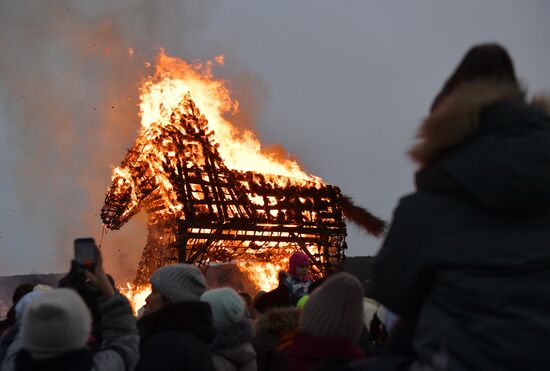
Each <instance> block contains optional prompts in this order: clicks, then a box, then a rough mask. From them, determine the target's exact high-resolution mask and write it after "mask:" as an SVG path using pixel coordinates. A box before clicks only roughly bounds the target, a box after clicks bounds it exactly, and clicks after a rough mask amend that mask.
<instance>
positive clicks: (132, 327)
mask: <svg viewBox="0 0 550 371" xmlns="http://www.w3.org/2000/svg"><path fill="white" fill-rule="evenodd" d="M98 309H99V311H100V313H101V326H100V327H101V329H102V331H101V334H102V336H103V342H102V344H101V347H100V349H99V350H98V351H97V352H95V353H93V352H92V351H91V350H90V349H89V348H83V349H80V350H77V351H75V352H70V353H65V354H60V355H55V354H52V355H51V357H50V358H47V359H44V360H34V359H33V358H32V357H31V356H30V355H29V353H27V352H26V351H25V350H21V338H20V337H19V336H17V337H16V339H15V340H14V342H13V343H12V344H11V345H10V347H9V349H8V355H7V356H6V359H5V360H4V362H3V363H2V367H1V369H2V371H13V370H17V371H20V370H60V371H62V370H79V371H81V370H82V371H85V370H91V371H127V370H132V369H133V368H134V366H135V364H136V363H137V359H138V343H139V337H138V334H137V330H136V322H135V318H134V316H133V313H132V308H131V307H130V303H129V302H128V299H126V298H125V297H124V296H122V295H120V294H116V295H114V296H112V297H110V298H107V299H100V300H99V301H98ZM62 330H63V329H60V331H62ZM52 336H55V334H52Z"/></svg>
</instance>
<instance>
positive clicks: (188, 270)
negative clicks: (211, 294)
mask: <svg viewBox="0 0 550 371" xmlns="http://www.w3.org/2000/svg"><path fill="white" fill-rule="evenodd" d="M151 285H152V286H153V288H154V289H155V290H156V291H158V292H159V293H160V294H161V295H162V296H164V297H165V298H166V299H168V300H169V301H170V302H171V303H179V302H184V301H198V300H199V299H200V297H201V295H202V293H203V292H204V291H205V290H206V279H205V278H204V276H203V274H202V273H201V271H200V270H199V269H198V268H197V267H195V266H192V265H190V264H172V265H167V266H164V267H162V268H159V269H157V270H156V271H155V272H154V273H153V274H152V275H151Z"/></svg>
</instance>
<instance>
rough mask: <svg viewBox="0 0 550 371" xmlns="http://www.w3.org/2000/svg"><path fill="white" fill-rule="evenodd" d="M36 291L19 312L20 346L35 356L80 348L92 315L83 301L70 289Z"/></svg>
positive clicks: (89, 328)
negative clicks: (34, 296)
mask: <svg viewBox="0 0 550 371" xmlns="http://www.w3.org/2000/svg"><path fill="white" fill-rule="evenodd" d="M39 293H40V295H39V296H37V297H36V298H34V299H33V300H32V301H31V302H29V303H28V304H27V305H26V308H25V310H24V312H23V318H22V324H21V345H22V348H23V349H25V350H27V351H28V352H30V353H31V355H32V356H33V357H34V358H37V359H43V358H50V357H54V356H57V355H60V354H63V353H66V352H70V351H72V350H77V349H80V348H83V347H84V346H85V345H86V341H87V340H88V337H89V334H90V331H91V327H92V317H91V315H90V311H89V310H88V307H86V304H85V303H84V301H83V300H82V299H81V298H80V296H78V294H77V293H76V292H74V291H73V290H71V289H63V288H60V289H54V290H49V291H41V292H39Z"/></svg>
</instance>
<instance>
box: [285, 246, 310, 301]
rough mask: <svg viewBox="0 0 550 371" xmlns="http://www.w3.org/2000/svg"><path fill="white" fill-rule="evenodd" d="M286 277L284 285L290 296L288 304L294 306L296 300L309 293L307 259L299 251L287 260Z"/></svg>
mask: <svg viewBox="0 0 550 371" xmlns="http://www.w3.org/2000/svg"><path fill="white" fill-rule="evenodd" d="M288 265H289V267H288V277H287V279H286V281H285V284H286V286H287V288H288V291H289V294H290V302H291V304H292V305H294V306H296V304H297V303H298V300H300V298H301V297H302V296H304V295H307V294H308V293H309V286H310V285H311V279H310V278H309V257H308V256H307V255H306V254H304V253H303V252H301V251H295V252H294V253H293V254H292V255H291V256H290V259H289V264H288Z"/></svg>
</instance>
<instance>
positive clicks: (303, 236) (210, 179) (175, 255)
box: [101, 95, 385, 284]
mask: <svg viewBox="0 0 550 371" xmlns="http://www.w3.org/2000/svg"><path fill="white" fill-rule="evenodd" d="M217 146H218V144H216V142H215V141H214V139H213V135H212V132H209V129H208V122H207V120H206V119H205V117H204V116H202V115H201V114H200V112H199V110H198V109H197V107H196V106H195V104H194V103H193V101H192V100H191V98H190V96H189V95H187V96H186V97H185V98H184V99H183V100H182V101H181V102H180V104H179V105H178V107H177V108H176V109H174V110H173V111H172V112H171V114H170V116H169V119H168V120H167V122H165V123H163V124H162V125H161V124H152V125H151V126H150V127H149V128H148V129H146V130H143V131H142V132H141V134H140V136H139V137H138V139H137V141H136V143H135V145H134V147H133V148H132V149H130V150H129V151H128V153H127V155H126V157H125V158H124V160H123V161H122V164H121V166H120V167H118V168H116V169H115V170H114V174H113V183H112V186H111V187H110V189H109V191H108V193H107V195H106V198H105V205H104V206H103V208H102V211H101V218H102V219H103V222H104V223H105V225H106V226H107V227H108V228H110V229H119V228H120V227H121V226H122V225H123V224H124V223H126V222H127V221H128V220H129V219H130V218H131V217H132V216H133V215H134V214H136V213H137V212H138V211H139V210H140V208H142V207H144V208H145V209H146V211H147V212H148V217H149V231H148V237H147V244H146V246H145V249H144V251H143V255H142V258H141V261H140V263H139V268H138V275H137V278H136V283H137V284H142V283H146V282H147V280H148V278H149V276H150V275H151V274H152V272H153V271H154V270H155V269H157V268H158V267H159V266H163V265H166V264H170V263H174V262H187V263H191V264H195V265H198V266H199V267H202V268H203V269H205V268H206V267H207V266H208V264H209V263H212V262H228V261H251V262H260V263H261V262H278V261H281V260H282V259H284V258H288V256H289V255H290V254H291V253H292V251H294V250H298V249H299V250H301V251H303V252H304V253H306V254H307V255H308V256H309V257H310V261H311V266H312V272H313V274H314V275H316V276H319V275H324V274H326V273H329V272H333V271H338V270H340V269H341V266H342V262H343V259H344V250H345V249H346V244H345V236H346V224H345V223H344V220H343V215H345V216H346V217H348V219H351V220H353V221H355V222H357V223H358V224H359V225H361V226H363V227H364V228H365V229H366V230H367V231H368V232H369V233H371V234H373V235H375V236H378V235H380V234H381V233H382V232H383V230H384V227H385V225H384V222H383V221H382V220H380V219H378V218H376V217H375V216H373V215H372V214H370V213H369V212H367V211H366V210H364V209H362V208H360V207H357V206H355V205H353V204H352V202H351V200H350V199H349V198H348V197H346V196H344V195H342V193H341V192H340V189H339V188H338V187H335V186H331V185H326V184H323V183H322V182H321V181H320V180H318V178H312V180H311V181H301V182H297V181H296V180H295V179H291V178H289V177H285V176H276V175H266V174H261V173H257V172H251V171H248V172H242V171H237V170H233V169H229V168H227V167H226V166H225V165H224V161H223V160H222V158H221V157H220V154H219V152H218V149H217Z"/></svg>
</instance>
